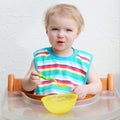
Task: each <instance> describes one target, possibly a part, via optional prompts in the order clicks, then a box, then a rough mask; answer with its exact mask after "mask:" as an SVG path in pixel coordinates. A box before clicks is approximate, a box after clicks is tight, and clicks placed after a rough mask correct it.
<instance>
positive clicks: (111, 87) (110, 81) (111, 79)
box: [107, 74, 114, 90]
mask: <svg viewBox="0 0 120 120" xmlns="http://www.w3.org/2000/svg"><path fill="white" fill-rule="evenodd" d="M107 82H108V83H107V84H108V90H114V77H113V74H108V76H107Z"/></svg>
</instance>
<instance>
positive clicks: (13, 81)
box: [8, 73, 114, 100]
mask: <svg viewBox="0 0 120 120" xmlns="http://www.w3.org/2000/svg"><path fill="white" fill-rule="evenodd" d="M100 79H101V82H102V90H114V78H113V74H110V73H108V75H107V77H106V78H100ZM22 80H23V78H16V77H15V76H14V74H8V91H9V92H12V91H19V92H24V93H25V94H26V95H27V96H28V97H30V98H33V99H38V100H40V99H41V98H42V97H44V96H43V95H35V94H33V92H34V91H31V92H27V91H25V90H24V89H23V88H22ZM92 96H94V95H87V96H86V99H87V98H90V97H92Z"/></svg>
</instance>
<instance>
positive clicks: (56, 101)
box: [41, 94, 78, 114]
mask: <svg viewBox="0 0 120 120" xmlns="http://www.w3.org/2000/svg"><path fill="white" fill-rule="evenodd" d="M77 98H78V96H77V95H76V94H57V95H48V96H45V97H43V98H42V99H41V101H42V103H43V104H44V106H45V108H46V109H47V110H48V111H49V112H51V113H54V114H63V113H66V112H69V111H70V110H71V109H72V108H73V106H74V105H75V103H76V100H77Z"/></svg>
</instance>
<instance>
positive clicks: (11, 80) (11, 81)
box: [8, 74, 14, 91]
mask: <svg viewBox="0 0 120 120" xmlns="http://www.w3.org/2000/svg"><path fill="white" fill-rule="evenodd" d="M8 91H14V75H13V74H9V75H8Z"/></svg>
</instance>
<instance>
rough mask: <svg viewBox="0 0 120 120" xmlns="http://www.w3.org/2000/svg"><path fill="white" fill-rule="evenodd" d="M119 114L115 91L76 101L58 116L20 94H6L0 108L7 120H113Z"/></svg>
mask: <svg viewBox="0 0 120 120" xmlns="http://www.w3.org/2000/svg"><path fill="white" fill-rule="evenodd" d="M119 114H120V96H119V93H117V91H103V92H102V93H101V94H100V95H96V96H94V97H93V98H90V99H87V100H81V101H78V102H77V103H76V105H75V106H74V107H73V109H72V110H71V111H70V112H68V113H66V114H60V115H59V114H52V113H50V112H48V111H47V110H46V109H45V107H44V106H43V104H42V103H41V101H39V100H35V99H31V98H29V97H27V96H26V95H25V94H24V93H21V92H6V95H5V97H4V101H3V108H2V115H3V118H7V119H8V120H33V119H35V120H40V119H41V118H42V120H44V119H45V120H46V119H49V120H50V119H51V120H54V119H57V120H58V119H62V120H67V119H69V120H72V119H74V120H75V119H79V120H80V119H82V120H83V119H89V120H93V119H94V120H114V119H115V118H117V117H119Z"/></svg>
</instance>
